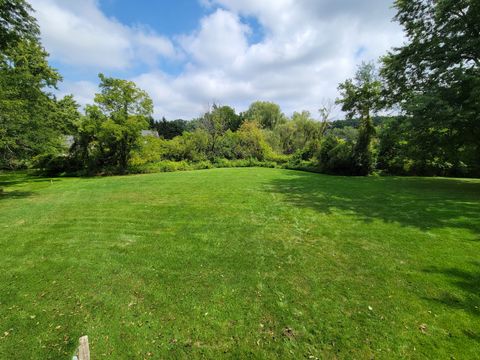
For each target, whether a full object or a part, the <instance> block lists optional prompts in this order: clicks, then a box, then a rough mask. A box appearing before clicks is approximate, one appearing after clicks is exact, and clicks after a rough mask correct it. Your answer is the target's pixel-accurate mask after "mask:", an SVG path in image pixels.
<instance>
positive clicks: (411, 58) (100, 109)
mask: <svg viewBox="0 0 480 360" xmlns="http://www.w3.org/2000/svg"><path fill="white" fill-rule="evenodd" d="M394 6H395V8H396V11H397V14H396V17H395V20H396V21H398V22H399V23H400V24H401V25H402V26H403V28H404V31H405V39H406V40H405V43H404V45H403V46H401V47H398V48H394V49H392V50H391V51H389V52H388V53H387V54H386V55H385V56H383V57H382V58H381V59H380V60H379V66H376V65H375V64H374V63H373V62H371V63H362V64H361V65H359V67H358V69H357V72H356V74H355V76H354V77H353V78H351V79H347V80H345V81H344V82H343V83H341V84H339V87H338V90H339V94H340V96H339V98H338V99H337V100H336V105H337V106H339V107H340V108H341V110H342V111H343V112H344V113H345V114H346V119H345V120H340V121H331V118H330V114H331V109H332V106H333V104H324V106H321V109H320V111H319V114H318V116H314V115H312V114H311V113H309V112H307V111H301V112H295V113H294V114H293V115H292V116H290V117H287V116H286V115H285V114H283V113H282V110H281V108H280V106H279V105H277V104H274V103H271V102H264V101H256V102H254V103H252V104H251V106H250V107H249V108H248V110H247V111H245V112H242V113H237V112H236V111H235V109H233V108H232V107H230V106H226V105H220V104H213V105H212V106H210V107H209V109H208V110H207V111H205V113H204V114H203V115H202V116H200V117H199V118H197V119H192V120H182V119H177V120H173V121H167V120H166V119H165V118H163V119H162V120H160V121H156V120H155V119H154V118H153V117H152V114H153V102H152V99H151V98H150V96H149V95H148V94H147V93H146V92H145V91H143V90H141V89H139V88H138V87H137V85H136V84H135V83H133V82H131V81H127V80H122V79H115V78H111V77H108V76H105V75H103V74H100V75H99V80H100V85H99V90H98V93H97V94H96V95H95V98H94V103H93V104H91V105H87V106H85V108H84V109H83V110H80V107H79V105H78V104H77V103H76V102H75V100H74V98H73V96H66V97H64V98H61V99H59V98H57V97H56V96H55V95H54V93H53V90H54V89H55V87H56V86H57V84H58V83H59V82H60V81H61V80H62V78H61V75H60V74H59V73H58V72H57V71H56V70H55V69H53V68H52V67H51V66H50V65H49V63H48V54H47V53H46V51H45V50H44V48H43V47H42V45H41V42H40V38H39V36H40V31H39V27H38V25H37V22H36V20H35V18H34V17H33V15H32V14H34V13H33V10H32V8H31V6H30V5H29V4H28V2H26V1H25V0H2V1H0V167H1V168H3V169H16V168H22V167H23V168H25V167H31V168H37V169H41V170H43V171H48V172H51V173H57V174H61V173H66V174H67V173H68V174H77V175H83V174H110V173H111V174H113V173H127V172H150V171H162V170H163V171H166V170H176V169H182V168H207V167H214V166H251V165H258V166H281V167H288V168H300V169H308V170H313V171H319V172H324V173H330V174H342V175H359V176H364V175H369V174H372V173H374V172H377V173H385V174H396V175H426V176H435V175H440V176H476V177H478V176H480V141H479V140H478V139H479V138H480V125H479V116H480V115H479V114H480V26H479V24H480V3H479V2H478V1H474V0H437V1H433V0H410V1H403V0H397V1H395V2H394ZM387 112H388V113H391V114H394V115H393V116H392V115H390V116H382V114H385V113H387ZM147 129H150V130H151V131H150V132H147V133H145V132H143V133H142V130H147Z"/></svg>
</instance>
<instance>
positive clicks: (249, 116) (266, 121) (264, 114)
mask: <svg viewBox="0 0 480 360" xmlns="http://www.w3.org/2000/svg"><path fill="white" fill-rule="evenodd" d="M242 115H243V118H244V119H245V121H256V122H257V123H258V124H259V125H260V126H261V127H263V128H264V129H273V128H275V126H277V125H278V124H280V123H282V122H284V121H285V116H284V115H283V114H282V110H281V109H280V106H278V105H277V104H275V103H273V102H267V101H255V102H254V103H252V104H251V105H250V107H249V109H248V110H247V111H246V112H245V113H243V114H242Z"/></svg>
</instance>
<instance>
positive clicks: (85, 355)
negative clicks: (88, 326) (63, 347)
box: [78, 336, 90, 360]
mask: <svg viewBox="0 0 480 360" xmlns="http://www.w3.org/2000/svg"><path fill="white" fill-rule="evenodd" d="M78 360H90V349H89V347H88V336H82V337H81V338H80V346H79V347H78Z"/></svg>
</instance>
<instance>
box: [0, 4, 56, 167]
mask: <svg viewBox="0 0 480 360" xmlns="http://www.w3.org/2000/svg"><path fill="white" fill-rule="evenodd" d="M31 11H32V9H31V8H30V6H29V5H28V4H27V3H26V2H25V1H21V0H4V1H0V167H4V168H5V167H7V168H12V167H15V166H19V165H24V164H25V162H28V161H29V160H30V159H31V158H32V157H34V156H36V155H40V154H44V153H48V152H52V151H54V150H55V149H58V148H59V147H61V145H62V140H61V132H62V128H63V126H62V125H61V124H60V123H59V120H60V121H61V119H60V118H59V116H58V111H57V110H58V108H57V103H56V99H55V98H54V96H53V95H52V94H51V93H50V92H49V91H50V90H51V89H52V88H54V87H55V86H56V85H57V82H58V81H60V80H61V77H60V75H59V74H58V72H57V71H56V70H54V69H53V68H51V67H50V65H49V64H48V60H47V58H48V54H47V53H46V52H45V50H44V49H43V48H42V46H41V44H40V42H39V40H38V35H39V32H38V26H37V24H36V21H35V19H34V18H33V17H32V15H31Z"/></svg>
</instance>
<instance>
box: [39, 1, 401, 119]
mask: <svg viewBox="0 0 480 360" xmlns="http://www.w3.org/2000/svg"><path fill="white" fill-rule="evenodd" d="M199 1H201V2H202V3H203V4H204V5H205V6H206V7H208V9H209V11H210V14H209V15H207V16H205V17H204V18H203V19H201V21H200V23H199V26H198V29H197V30H196V31H194V32H191V33H188V34H179V35H178V36H176V37H175V38H173V39H167V38H165V37H162V36H159V35H157V34H155V33H153V32H152V31H149V30H146V29H143V28H131V27H127V26H125V25H123V24H120V23H118V22H117V21H116V20H113V19H110V18H107V17H106V16H105V15H104V14H102V13H101V11H100V10H99V9H98V7H97V5H96V2H95V1H94V0H87V1H82V2H77V1H73V0H70V1H65V0H64V1H60V0H56V1H55V0H34V1H33V4H34V6H37V8H41V9H43V10H41V11H39V14H40V15H41V16H40V24H41V27H42V32H43V37H44V43H45V45H46V47H47V50H49V51H51V52H52V54H53V55H54V56H56V57H58V58H60V59H61V60H62V61H65V62H69V61H71V62H72V63H73V64H75V63H84V64H89V63H91V64H96V65H98V64H102V65H104V66H106V67H110V68H113V69H114V68H125V67H128V66H131V65H132V63H135V62H143V63H147V64H148V65H150V66H151V69H150V70H148V71H143V73H140V74H138V73H131V74H130V75H129V77H130V78H132V79H133V80H134V81H136V82H137V83H138V85H139V86H140V87H142V88H144V89H145V90H147V91H148V92H149V93H150V94H151V96H152V97H153V99H154V102H155V111H156V115H157V116H162V115H165V116H167V118H177V117H185V118H190V117H195V116H198V115H200V113H201V112H202V111H203V110H204V109H205V107H206V104H208V103H211V102H212V101H217V102H220V103H222V104H229V105H232V106H234V107H236V109H237V110H238V111H241V110H244V109H246V107H247V106H248V105H249V103H251V102H252V101H254V100H268V101H275V102H278V103H279V104H280V105H281V106H282V108H283V109H284V111H285V112H286V113H291V112H293V111H294V110H302V109H306V110H310V111H312V112H316V110H317V109H318V108H319V107H320V106H321V105H322V101H323V99H325V98H331V99H334V98H335V97H336V96H337V85H338V83H339V82H341V81H343V80H344V79H345V78H347V77H350V76H352V75H353V73H354V71H355V67H356V65H357V64H358V63H360V62H361V61H362V60H376V59H377V58H378V57H379V56H380V55H382V54H384V53H385V52H386V50H388V49H389V48H391V47H393V46H397V45H399V44H400V43H401V41H402V39H403V35H402V32H401V30H400V28H399V26H398V25H397V24H394V23H392V22H391V18H392V17H393V15H394V13H393V10H392V9H391V5H392V3H393V1H392V2H389V1H385V0H370V1H358V0H261V1H259V0H199ZM80 4H83V5H80ZM39 5H41V6H40V7H39ZM50 10H54V11H52V12H50ZM42 11H43V12H44V14H42ZM52 14H53V15H52ZM246 17H253V18H255V19H256V20H257V21H258V23H259V24H260V26H261V27H262V29H261V30H262V35H263V36H262V39H261V40H260V41H257V42H256V43H250V42H249V39H250V35H252V34H253V32H254V31H256V30H258V29H255V27H253V26H249V25H247V22H246V21H245V19H246ZM92 43H93V44H92ZM152 54H153V55H152ZM159 56H163V57H168V58H170V59H174V60H176V61H178V62H179V64H180V65H181V66H182V68H183V70H182V71H181V72H180V73H179V74H177V75H171V74H168V73H167V71H166V70H165V69H162V68H161V67H159V66H156V65H158V64H157V58H158V57H159ZM90 90H91V89H89V91H90Z"/></svg>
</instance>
